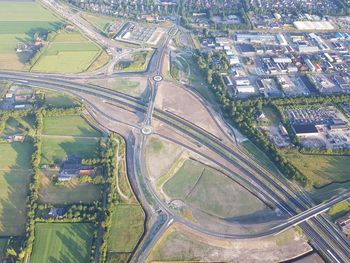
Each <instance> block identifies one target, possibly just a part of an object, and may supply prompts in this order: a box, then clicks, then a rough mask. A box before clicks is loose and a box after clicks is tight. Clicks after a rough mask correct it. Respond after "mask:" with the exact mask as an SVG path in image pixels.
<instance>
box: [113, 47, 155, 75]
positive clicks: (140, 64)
mask: <svg viewBox="0 0 350 263" xmlns="http://www.w3.org/2000/svg"><path fill="white" fill-rule="evenodd" d="M153 52H154V50H143V51H137V52H135V53H134V54H132V59H131V60H130V61H120V62H119V63H117V64H116V68H115V69H116V70H117V71H123V72H139V71H144V70H146V69H147V67H148V63H149V61H150V59H151V57H152V55H153Z"/></svg>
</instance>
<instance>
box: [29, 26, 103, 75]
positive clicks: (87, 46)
mask: <svg viewBox="0 0 350 263" xmlns="http://www.w3.org/2000/svg"><path fill="white" fill-rule="evenodd" d="M102 52H103V51H102V49H101V48H100V47H99V46H97V45H96V44H94V43H93V42H91V41H90V40H88V39H87V38H85V37H84V36H82V35H81V34H80V33H79V32H66V31H61V32H60V33H58V34H57V35H56V36H55V37H54V39H53V40H52V41H51V42H50V43H49V44H48V46H46V47H45V48H44V51H43V53H42V54H41V56H40V57H39V58H38V60H37V61H36V63H35V64H34V65H33V67H32V68H31V71H38V72H57V73H79V72H83V71H86V70H87V69H88V68H89V67H90V66H91V65H92V64H93V62H94V61H95V60H96V59H97V58H98V57H99V56H100V55H101V54H102Z"/></svg>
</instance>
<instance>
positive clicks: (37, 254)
mask: <svg viewBox="0 0 350 263" xmlns="http://www.w3.org/2000/svg"><path fill="white" fill-rule="evenodd" d="M93 231H94V228H93V225H92V224H87V223H37V224H36V225H35V241H34V246H33V252H32V255H31V257H30V262H33V263H41V262H42V263H47V262H70V263H75V262H76V263H85V262H90V254H91V246H92V237H93Z"/></svg>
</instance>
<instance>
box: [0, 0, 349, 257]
mask: <svg viewBox="0 0 350 263" xmlns="http://www.w3.org/2000/svg"><path fill="white" fill-rule="evenodd" d="M44 2H46V3H47V4H49V5H50V6H51V8H53V9H54V10H55V11H56V12H58V13H59V14H60V15H62V16H63V17H66V18H67V19H71V22H73V23H74V24H75V25H77V26H78V27H79V28H80V29H81V30H82V31H84V32H85V33H86V34H87V35H88V36H89V37H90V38H91V39H93V40H94V41H96V42H97V43H99V44H101V45H102V46H104V47H105V48H106V49H108V50H110V51H111V52H112V54H113V57H117V56H118V54H117V53H115V52H114V50H115V46H116V44H115V43H113V42H112V41H110V40H107V39H104V38H103V37H101V35H100V34H99V33H97V32H95V31H94V29H92V28H91V27H90V26H89V25H87V24H86V23H85V22H83V21H81V20H80V19H79V18H78V17H75V16H71V14H70V13H69V12H68V11H67V10H61V8H60V7H59V6H56V4H55V2H53V1H52V0H45V1H44ZM171 37H172V35H170V34H169V35H168V36H167V38H166V41H164V43H163V44H162V46H161V47H159V48H158V49H157V51H156V52H155V54H154V55H153V57H152V59H151V61H150V64H149V67H148V69H147V70H146V71H145V72H142V73H113V74H110V75H108V76H107V75H105V74H100V73H98V75H93V74H91V75H90V74H89V75H61V74H32V73H23V72H21V73H19V72H0V79H7V80H14V81H19V82H22V83H25V84H28V85H34V86H39V87H42V88H48V89H53V90H58V91H64V92H68V93H69V92H72V90H73V91H74V92H75V93H76V92H79V93H87V94H90V95H94V96H96V97H98V98H101V99H105V100H106V101H110V102H112V103H116V104H118V105H122V106H124V107H128V108H130V109H133V110H137V111H140V112H144V113H146V112H147V111H148V112H149V116H148V118H149V121H151V119H152V118H157V119H158V120H159V121H162V122H163V123H165V124H167V125H169V126H171V127H172V128H173V129H176V130H177V131H179V132H180V133H181V134H183V136H185V137H190V138H191V139H193V140H195V141H197V142H198V144H200V145H204V146H206V147H208V148H209V149H211V150H212V151H213V152H215V153H216V154H218V155H220V156H221V157H223V158H225V159H226V160H229V161H231V162H233V163H234V164H235V165H236V166H237V168H238V169H240V170H241V171H242V172H243V173H245V174H246V175H247V178H242V177H240V176H239V175H236V176H237V177H240V178H237V179H238V180H243V181H245V184H246V187H248V188H249V190H250V191H254V192H255V193H256V194H257V195H258V196H259V195H262V196H264V198H267V199H269V200H270V201H271V202H272V203H274V204H275V205H276V207H279V208H280V210H281V211H283V212H284V213H285V214H287V215H289V216H291V218H290V219H289V220H288V221H287V222H285V224H284V225H283V226H280V228H279V227H276V228H274V229H271V230H270V231H271V233H273V232H274V231H276V232H275V233H278V232H279V231H282V230H283V229H284V228H288V227H290V226H291V225H296V224H298V223H299V224H300V226H301V227H302V229H303V230H304V232H305V233H306V234H307V235H308V236H309V237H310V238H311V239H312V243H313V244H314V245H315V247H316V248H317V249H318V251H319V252H321V254H322V255H323V256H324V257H325V258H326V259H327V260H328V261H330V262H350V244H349V241H348V240H347V239H346V238H345V237H344V235H343V234H342V233H340V232H339V230H338V229H336V228H335V227H334V226H333V224H332V223H330V222H329V221H328V219H327V218H325V217H324V216H323V215H318V213H321V212H322V211H323V209H326V208H327V205H331V202H330V203H328V204H327V205H325V206H324V207H317V208H312V207H313V206H314V204H313V203H312V202H310V199H308V198H307V195H305V194H304V193H302V194H300V195H297V194H296V193H294V192H293V191H291V190H290V189H289V185H288V183H287V182H286V181H284V180H283V179H280V178H272V177H271V175H270V174H268V173H267V172H266V171H265V170H263V169H261V167H259V166H258V165H257V164H256V163H255V162H252V160H251V159H250V158H249V157H248V156H246V155H245V154H244V153H243V152H241V151H240V150H239V149H238V148H231V147H229V146H227V145H225V144H224V143H222V142H221V141H220V140H219V139H218V138H216V137H215V136H213V135H212V134H210V133H208V132H206V131H204V130H203V129H201V128H199V127H198V126H196V125H194V124H193V123H190V122H188V121H186V120H184V119H182V118H181V117H179V116H176V115H174V114H171V113H168V112H164V111H161V110H159V109H154V110H153V108H152V109H151V110H150V107H153V106H152V105H153V102H154V98H155V96H154V94H153V95H152V98H151V100H150V102H149V104H148V105H145V104H144V103H143V102H141V101H139V100H138V99H136V98H133V97H131V96H128V95H125V94H122V93H119V92H114V91H110V90H107V89H103V88H99V87H94V86H91V85H84V84H77V83H74V82H69V81H64V79H71V80H73V79H78V78H80V79H91V78H107V77H117V76H142V77H148V78H153V77H154V76H155V75H159V74H160V73H161V69H162V63H163V57H164V54H165V50H166V48H167V46H168V43H169V41H170V39H171ZM157 85H158V84H157V83H156V82H154V83H153V86H154V88H155V90H156V89H157ZM90 106H91V107H94V106H93V105H90ZM147 106H149V107H147ZM95 110H97V109H96V107H95ZM104 115H105V117H108V118H111V119H112V118H113V116H109V115H108V114H107V113H104ZM223 125H225V124H223ZM144 140H145V137H142V138H141V141H140V147H139V152H138V153H136V155H135V154H134V160H135V161H136V162H139V165H140V166H139V167H140V171H141V172H142V163H141V162H142V159H143V154H142V147H143V145H142V144H143V142H144ZM192 150H195V149H192ZM197 153H199V154H201V155H203V154H202V153H201V152H200V151H198V150H197ZM212 161H214V162H216V160H213V159H212ZM226 169H227V172H229V173H233V174H234V171H231V170H230V169H229V168H226ZM136 177H137V178H138V177H144V176H143V174H141V175H140V176H136ZM144 183H145V184H144V186H146V188H147V189H142V188H140V187H141V182H140V180H139V179H136V182H135V184H134V186H136V187H138V188H139V190H136V193H138V195H139V196H142V195H144V193H141V192H142V190H146V191H148V192H149V194H150V195H151V199H153V200H154V202H155V206H156V207H162V211H163V212H164V217H165V218H166V220H165V221H164V224H158V225H160V227H156V225H154V227H151V228H150V230H149V231H148V234H147V235H146V236H145V241H144V243H143V244H144V245H142V246H141V250H140V251H141V253H140V254H139V255H140V258H141V256H142V257H144V255H145V253H144V252H145V251H146V252H147V251H149V249H150V248H151V247H152V245H153V244H152V243H154V240H156V237H157V236H160V235H161V234H162V231H164V229H166V228H165V227H164V226H166V225H167V223H169V222H170V220H173V219H175V220H176V221H180V222H182V223H184V224H186V225H188V226H191V224H190V223H189V222H187V221H186V220H184V219H183V218H181V217H178V216H176V215H174V213H173V212H172V211H171V210H170V209H168V207H167V205H166V204H164V203H163V202H162V201H161V200H160V199H159V198H158V196H157V194H156V193H154V192H153V189H152V187H151V186H149V185H148V184H147V182H146V181H145V182H144ZM338 198H339V199H336V200H333V201H334V202H336V201H340V200H343V198H348V196H347V195H344V196H339V197H338ZM146 199H147V198H144V199H143V201H144V203H143V205H146V206H148V205H147V204H145V201H146V202H147V200H146ZM153 206H154V204H153V205H150V206H149V208H148V211H149V213H153V212H154V211H152V210H151V209H150V207H153ZM308 209H312V210H308ZM146 210H147V209H146ZM298 213H299V215H298ZM315 215H317V216H315ZM293 216H294V217H293ZM305 220H307V221H305ZM191 227H192V228H194V229H196V230H198V231H200V232H203V233H206V234H210V235H214V236H217V237H221V238H237V236H236V235H234V234H230V233H213V232H211V231H208V230H207V229H202V228H200V227H197V226H195V225H192V226H191ZM271 233H268V234H269V235H270V234H271ZM262 236H263V235H262ZM245 238H250V237H249V236H246V237H245ZM148 240H153V241H150V242H149V241H148ZM147 244H148V245H147ZM142 251H143V252H142Z"/></svg>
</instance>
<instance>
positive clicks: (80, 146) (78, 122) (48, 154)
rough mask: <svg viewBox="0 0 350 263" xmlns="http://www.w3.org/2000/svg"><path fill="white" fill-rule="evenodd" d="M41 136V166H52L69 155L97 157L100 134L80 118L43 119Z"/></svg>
mask: <svg viewBox="0 0 350 263" xmlns="http://www.w3.org/2000/svg"><path fill="white" fill-rule="evenodd" d="M42 136H43V137H42V160H41V161H42V164H52V163H57V162H60V161H62V160H64V159H65V158H67V157H68V156H69V155H75V156H78V157H81V158H95V157H97V156H98V153H99V139H100V137H101V136H102V134H101V133H100V132H99V131H97V130H95V129H94V128H93V127H91V126H90V125H89V124H88V123H87V122H86V121H85V120H84V118H82V117H81V116H79V115H65V116H61V117H45V118H44V129H43V135H42Z"/></svg>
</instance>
